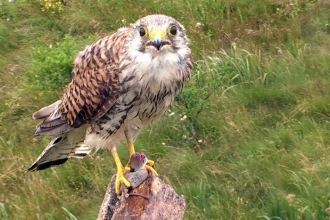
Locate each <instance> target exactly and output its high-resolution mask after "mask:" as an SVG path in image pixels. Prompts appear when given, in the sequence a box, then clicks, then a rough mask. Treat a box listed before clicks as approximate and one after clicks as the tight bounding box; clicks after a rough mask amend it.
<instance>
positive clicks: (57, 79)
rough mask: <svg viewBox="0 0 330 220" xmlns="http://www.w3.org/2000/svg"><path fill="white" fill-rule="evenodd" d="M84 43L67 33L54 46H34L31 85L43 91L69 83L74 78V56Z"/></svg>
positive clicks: (29, 73)
mask: <svg viewBox="0 0 330 220" xmlns="http://www.w3.org/2000/svg"><path fill="white" fill-rule="evenodd" d="M89 41H90V40H89ZM82 45H83V44H82V42H79V41H77V40H75V39H74V38H73V37H71V36H68V35H67V36H65V37H64V38H63V40H62V41H61V42H58V43H56V44H55V45H54V46H53V45H52V44H50V45H49V46H45V45H44V46H39V47H35V48H33V50H32V53H33V63H32V64H33V68H32V69H31V70H29V71H28V75H29V76H30V78H29V80H30V81H29V86H30V87H32V88H34V87H35V88H36V89H37V90H41V91H53V90H56V89H58V88H63V87H64V86H65V85H67V84H68V83H69V82H70V81H71V78H72V72H71V71H72V68H73V60H74V57H75V56H76V55H77V51H79V50H81V49H82Z"/></svg>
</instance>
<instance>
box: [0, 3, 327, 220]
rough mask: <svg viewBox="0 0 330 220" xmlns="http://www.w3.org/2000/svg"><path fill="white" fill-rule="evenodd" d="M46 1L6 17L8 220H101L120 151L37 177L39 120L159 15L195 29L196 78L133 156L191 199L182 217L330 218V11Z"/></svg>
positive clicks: (3, 214)
mask: <svg viewBox="0 0 330 220" xmlns="http://www.w3.org/2000/svg"><path fill="white" fill-rule="evenodd" d="M31 2H32V3H31ZM36 2H37V1H26V2H25V1H15V2H14V3H7V2H5V3H4V4H3V5H2V6H0V18H1V22H0V49H1V51H3V53H1V54H0V58H1V59H0V74H1V75H0V202H1V203H0V219H74V217H73V216H75V217H76V218H77V219H95V217H96V215H97V213H98V209H99V206H100V203H101V201H102V199H103V198H102V197H103V194H104V190H105V188H106V185H107V183H108V181H109V178H110V176H111V175H112V174H113V173H114V172H115V169H114V162H113V160H112V158H111V157H110V155H109V153H108V152H105V151H104V152H98V153H97V154H96V155H94V156H93V157H91V158H87V159H84V160H71V161H70V162H68V163H67V164H65V166H60V167H58V168H56V169H52V170H47V171H44V172H38V173H27V174H26V173H25V170H26V168H27V167H28V166H29V165H30V164H31V162H32V161H33V160H34V159H35V158H36V157H37V156H38V155H39V153H40V152H41V151H42V149H43V148H44V147H45V145H46V144H47V142H48V141H49V139H48V138H45V139H43V140H37V141H34V140H33V138H32V137H33V128H34V126H35V125H36V122H35V121H32V119H31V116H30V115H31V114H32V113H33V112H34V111H35V110H37V109H39V108H40V107H42V106H44V105H47V104H49V103H51V102H52V101H54V100H56V99H57V98H58V97H59V96H60V95H61V92H62V91H63V89H58V88H57V86H63V82H65V81H66V80H67V79H68V76H63V74H65V71H66V69H65V68H66V67H67V66H70V64H69V63H65V62H68V61H69V62H70V60H72V59H73V57H74V55H75V54H76V52H77V51H79V50H81V49H83V48H84V46H85V45H86V44H89V43H91V42H93V41H94V40H95V39H97V38H99V37H101V36H104V35H106V34H108V33H110V32H112V31H114V30H116V29H117V28H118V27H120V26H123V25H128V24H129V23H131V22H134V21H135V20H136V19H137V18H139V17H141V16H144V15H147V14H151V13H164V14H168V15H172V16H173V17H175V18H177V19H178V20H180V21H181V22H182V23H183V24H184V25H185V26H186V27H187V29H188V33H189V36H190V38H191V39H192V49H193V57H194V60H195V69H194V74H193V77H192V79H191V81H190V83H189V85H188V86H187V87H186V88H185V90H184V93H183V94H182V95H180V97H178V99H177V102H176V103H175V105H174V106H173V108H172V111H173V112H174V113H175V114H174V115H172V114H170V112H168V113H167V114H166V115H165V116H164V117H163V118H162V119H161V121H160V122H159V123H157V124H155V125H152V126H150V127H149V128H148V129H147V131H145V132H144V133H143V134H142V135H141V136H140V137H139V138H138V140H137V143H136V146H137V149H138V150H140V151H144V152H146V153H147V155H148V156H149V157H150V158H152V159H155V160H156V162H157V165H156V166H157V167H156V169H157V170H158V172H159V173H160V175H161V177H162V178H163V179H165V180H166V182H168V183H170V184H172V185H173V186H174V187H175V188H176V190H177V191H178V192H179V193H182V194H184V195H185V196H186V200H187V203H188V207H187V211H186V215H185V218H186V219H257V218H258V219H271V218H275V217H277V219H328V218H329V217H328V214H327V212H326V211H325V210H326V208H327V207H329V206H330V205H329V199H330V196H329V192H330V179H329V178H330V171H329V166H330V163H329V161H330V156H329V154H328V150H329V144H330V135H329V130H330V125H329V119H330V118H329V117H330V104H329V99H330V93H329V88H330V79H329V74H330V48H329V45H330V28H329V27H330V26H329V25H330V16H329V15H330V4H329V3H328V1H326V0H324V1H322V0H319V1H308V0H305V1H303V0H299V1H296V2H295V4H289V3H287V1H280V0H244V1H240V0H231V1H207V0H203V1H166V2H165V1H153V2H152V3H150V1H146V0H141V1H138V2H136V1H125V3H120V2H119V1H106V0H99V1H97V3H95V2H96V1H91V0H90V1H88V0H87V1H78V0H72V1H67V5H65V7H64V11H63V12H62V13H61V14H59V15H56V14H55V15H52V14H51V12H46V13H43V12H41V11H40V9H41V7H42V6H41V5H38V4H37V3H36ZM82 2H84V3H82ZM128 5H129V6H128ZM127 9H128V10H127ZM7 18H10V19H11V20H10V21H9V22H7V21H6V19H7ZM197 23H200V25H197V26H196V24H197ZM68 36H69V37H68ZM49 45H52V48H49ZM68 47H69V49H67V48H68ZM33 48H34V49H33ZM38 51H39V53H38ZM63 51H64V52H63ZM42 54H44V55H45V57H51V58H52V57H54V58H53V59H50V60H46V61H44V60H42V57H43V56H42ZM57 61H58V63H57ZM63 63H64V64H63ZM58 66H61V67H63V68H62V69H56V68H57V67H58ZM44 69H46V70H47V71H46V73H42V71H43V70H44ZM54 69H55V70H54ZM49 71H52V72H51V74H50V73H49ZM58 72H61V74H62V75H61V74H59V73H58ZM37 73H38V74H39V73H40V75H41V76H42V77H45V78H41V80H40V83H36V81H37V80H36V76H35V75H36V74H37ZM66 74H68V73H66ZM53 75H54V77H53V78H51V77H52V76H53ZM49 77H50V78H49ZM61 77H62V78H61ZM63 77H64V78H63ZM38 79H39V78H38ZM59 79H60V80H59ZM43 85H47V87H45V86H44V87H43ZM184 115H186V116H187V117H186V118H185V117H184ZM184 118H185V119H184ZM120 153H121V155H122V158H123V160H126V159H127V151H126V149H125V147H123V148H122V149H121V152H120Z"/></svg>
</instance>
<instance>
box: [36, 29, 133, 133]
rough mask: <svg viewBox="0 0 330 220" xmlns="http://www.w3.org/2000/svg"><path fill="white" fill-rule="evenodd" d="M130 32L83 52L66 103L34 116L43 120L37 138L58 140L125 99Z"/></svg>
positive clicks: (63, 99) (64, 101) (55, 104)
mask: <svg viewBox="0 0 330 220" xmlns="http://www.w3.org/2000/svg"><path fill="white" fill-rule="evenodd" d="M127 33H128V32H127V31H121V32H117V33H115V34H114V35H111V36H109V37H105V38H103V39H101V40H99V41H97V42H96V43H94V44H92V45H91V46H89V47H87V48H86V49H85V50H84V51H82V52H80V53H79V55H78V56H77V58H76V60H75V63H74V69H73V73H74V78H73V79H72V81H71V83H70V85H69V87H68V89H67V91H66V93H65V94H64V95H63V96H62V99H61V100H59V101H57V102H55V103H53V104H52V105H50V106H47V107H45V108H42V109H41V110H39V111H37V112H36V113H34V114H33V118H35V119H43V121H42V122H41V123H40V124H39V125H38V126H37V130H36V133H35V135H36V136H41V135H50V136H56V135H59V134H61V133H63V132H67V131H69V130H70V129H72V128H78V127H80V126H81V125H82V124H85V123H86V122H93V121H96V120H97V119H98V118H100V117H101V116H102V115H104V114H105V113H106V112H107V111H108V110H109V109H110V108H111V106H112V105H113V104H114V102H115V101H116V99H117V98H118V97H119V96H120V95H121V92H122V86H121V83H120V82H119V74H120V69H119V62H120V61H121V60H122V58H123V57H124V55H125V53H126V49H125V48H126V47H125V45H124V44H125V42H126V37H127Z"/></svg>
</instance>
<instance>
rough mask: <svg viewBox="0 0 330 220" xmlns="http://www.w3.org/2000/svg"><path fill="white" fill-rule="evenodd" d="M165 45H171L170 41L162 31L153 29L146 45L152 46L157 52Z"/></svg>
mask: <svg viewBox="0 0 330 220" xmlns="http://www.w3.org/2000/svg"><path fill="white" fill-rule="evenodd" d="M165 45H172V43H171V41H169V40H168V39H167V37H166V34H165V33H164V31H161V30H155V31H153V32H152V33H151V35H150V40H149V41H148V42H147V44H146V46H153V47H155V48H156V49H157V51H158V52H159V51H160V49H161V48H162V47H163V46H165Z"/></svg>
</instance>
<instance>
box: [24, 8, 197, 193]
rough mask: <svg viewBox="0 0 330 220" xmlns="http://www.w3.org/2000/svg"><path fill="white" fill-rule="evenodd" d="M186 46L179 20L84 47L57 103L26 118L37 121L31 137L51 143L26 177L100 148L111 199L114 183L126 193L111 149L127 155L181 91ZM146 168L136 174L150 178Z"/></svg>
mask: <svg viewBox="0 0 330 220" xmlns="http://www.w3.org/2000/svg"><path fill="white" fill-rule="evenodd" d="M189 44H190V40H189V38H188V37H187V35H186V29H185V27H184V26H183V25H182V24H181V23H180V22H179V21H177V20H176V19H174V18H172V17H169V16H166V15H161V14H155V15H148V16H146V17H143V18H141V19H139V20H137V21H136V22H135V23H134V24H133V25H132V26H130V27H125V28H120V29H118V31H117V32H115V33H113V34H112V35H109V36H106V37H104V38H102V39H100V40H98V41H96V42H94V43H92V44H91V45H89V46H87V47H86V48H85V49H84V50H83V51H81V52H80V53H79V54H78V55H77V57H76V59H75V61H74V64H73V70H72V72H73V75H74V76H73V79H72V81H71V83H70V84H69V85H68V86H67V87H66V88H67V89H66V91H65V92H64V94H63V95H62V97H61V98H60V99H59V100H58V101H56V102H54V103H52V104H50V105H48V106H45V107H43V108H41V109H40V110H39V111H37V112H35V113H34V114H33V116H32V117H33V118H34V119H38V120H41V121H40V123H39V124H38V125H37V128H36V132H35V136H36V137H41V136H51V137H52V138H53V139H52V141H51V142H50V143H49V144H48V146H47V147H46V148H45V150H44V151H43V152H42V153H41V155H40V156H39V157H38V158H37V160H36V161H35V162H34V163H33V164H32V165H31V166H30V168H28V170H29V171H34V170H43V169H47V168H49V167H53V166H57V165H60V164H63V163H65V162H66V161H67V160H68V159H70V158H83V157H85V156H87V155H89V154H91V152H93V151H97V150H99V149H108V150H109V151H110V152H111V154H112V156H113V159H114V161H115V164H116V168H117V175H116V181H115V186H116V194H117V195H120V194H121V184H124V185H125V186H126V187H131V186H132V184H131V183H130V181H129V180H127V177H125V173H126V172H127V171H126V170H127V169H126V168H127V167H126V166H123V164H122V162H121V160H120V158H119V155H118V153H117V148H118V147H119V146H120V144H121V143H122V142H123V141H126V142H127V147H128V152H129V156H130V157H131V156H132V155H134V154H135V149H134V141H135V140H136V138H138V136H139V134H140V133H141V132H142V130H143V129H145V128H146V127H147V126H148V125H149V124H150V123H152V122H155V121H157V120H158V119H159V118H160V117H161V116H162V115H163V114H164V113H165V111H166V109H167V108H168V107H169V106H171V104H172V102H173V100H174V97H175V96H176V95H177V94H179V93H180V92H181V91H182V89H183V87H184V85H185V84H186V82H187V81H188V80H189V78H190V73H191V70H192V62H191V59H190V57H191V50H190V48H189ZM45 56H47V54H45ZM36 105H38V102H36ZM36 107H37V106H36ZM153 164H154V162H153V161H151V160H148V161H147V164H146V165H145V166H144V167H145V168H146V169H147V170H149V171H150V172H154V173H155V174H157V173H156V171H155V170H154V169H153V168H152V166H153Z"/></svg>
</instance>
